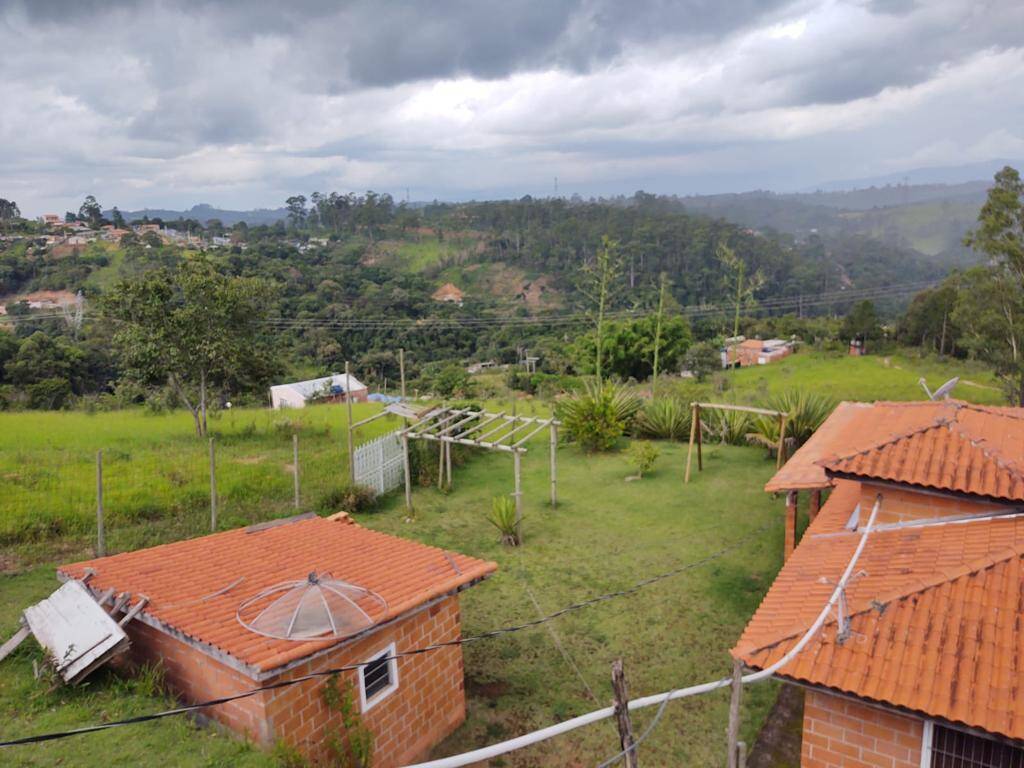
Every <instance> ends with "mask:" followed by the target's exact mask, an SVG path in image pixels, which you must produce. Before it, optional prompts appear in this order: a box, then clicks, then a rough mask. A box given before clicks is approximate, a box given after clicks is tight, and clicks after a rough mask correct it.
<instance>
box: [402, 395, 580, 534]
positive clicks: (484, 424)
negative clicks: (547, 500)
mask: <svg viewBox="0 0 1024 768" xmlns="http://www.w3.org/2000/svg"><path fill="white" fill-rule="evenodd" d="M559 425H560V422H558V421H557V420H555V419H541V418H536V417H532V416H509V415H508V414H507V413H506V412H505V411H501V412H500V413H490V412H488V411H482V410H481V411H477V410H470V409H463V408H447V407H441V408H436V409H434V410H432V411H430V412H429V413H427V414H426V415H424V416H423V418H421V419H419V421H417V422H416V423H415V424H412V425H411V426H409V427H406V428H405V429H403V430H402V431H401V432H400V433H399V434H400V436H401V438H402V449H403V451H404V454H405V506H406V509H408V510H409V512H412V474H411V468H410V464H409V441H410V440H431V441H434V442H436V443H438V444H439V446H440V449H441V450H440V451H439V454H438V481H437V484H438V488H442V487H447V488H451V487H452V445H453V444H455V443H457V444H459V445H468V446H472V447H474V448H483V449H485V450H488V451H503V452H505V453H511V454H512V465H513V471H514V473H515V490H514V492H513V494H512V495H513V497H514V498H515V501H516V525H517V527H518V525H519V523H520V521H521V520H522V516H523V515H522V510H523V498H522V456H523V454H524V453H526V451H527V449H526V444H527V443H528V442H530V440H532V439H533V438H534V437H536V436H537V435H539V434H540V433H541V432H543V431H545V430H547V431H548V433H549V438H548V446H549V451H550V454H551V506H552V507H554V506H555V505H556V504H557V503H558V468H557V458H556V457H557V451H558V427H559Z"/></svg>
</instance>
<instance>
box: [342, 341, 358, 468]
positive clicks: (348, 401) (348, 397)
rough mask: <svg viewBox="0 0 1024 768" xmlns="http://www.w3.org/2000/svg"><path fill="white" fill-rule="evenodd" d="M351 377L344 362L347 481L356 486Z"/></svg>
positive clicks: (346, 363) (346, 362)
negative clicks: (346, 412) (346, 417)
mask: <svg viewBox="0 0 1024 768" xmlns="http://www.w3.org/2000/svg"><path fill="white" fill-rule="evenodd" d="M351 383H352V377H351V376H349V372H348V360H346V361H345V405H346V407H347V408H348V481H349V482H350V483H352V485H355V484H356V449H355V435H354V432H353V430H354V429H355V427H353V426H352V386H351Z"/></svg>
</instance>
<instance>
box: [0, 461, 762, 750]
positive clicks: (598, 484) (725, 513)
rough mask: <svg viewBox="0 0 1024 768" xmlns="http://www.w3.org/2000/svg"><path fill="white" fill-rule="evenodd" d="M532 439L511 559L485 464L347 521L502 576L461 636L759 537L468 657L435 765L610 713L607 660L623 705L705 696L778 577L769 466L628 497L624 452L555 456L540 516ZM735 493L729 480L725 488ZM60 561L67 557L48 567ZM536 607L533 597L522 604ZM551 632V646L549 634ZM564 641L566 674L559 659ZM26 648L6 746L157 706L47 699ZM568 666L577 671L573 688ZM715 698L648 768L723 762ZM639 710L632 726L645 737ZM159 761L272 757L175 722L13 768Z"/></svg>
mask: <svg viewBox="0 0 1024 768" xmlns="http://www.w3.org/2000/svg"><path fill="white" fill-rule="evenodd" d="M542 446H543V441H539V442H538V443H537V444H536V447H535V449H534V450H533V451H532V452H530V453H529V454H527V456H526V458H525V461H524V493H525V497H524V498H525V505H526V506H525V512H526V515H525V521H524V534H525V538H526V541H525V546H524V547H522V548H521V549H518V550H510V549H506V548H503V547H501V546H500V545H499V544H498V543H497V541H496V535H495V531H494V530H493V529H492V528H491V527H490V526H489V524H488V523H487V522H486V520H485V519H484V514H485V511H486V510H487V509H488V508H489V506H490V500H491V498H492V496H494V495H496V494H499V493H505V492H508V491H510V490H511V485H512V471H511V460H510V457H508V456H506V455H503V454H502V455H497V454H483V453H480V454H479V455H477V456H475V457H474V458H472V459H471V460H470V461H469V463H468V464H466V465H464V466H462V467H458V468H457V469H456V472H455V482H456V488H455V490H454V491H453V492H452V493H451V494H448V495H445V494H441V493H439V492H438V491H437V490H435V489H433V488H422V489H417V490H416V493H415V504H416V508H417V516H416V519H415V521H413V522H406V521H405V512H404V505H403V503H402V499H401V497H400V496H392V497H388V498H387V499H385V502H384V504H383V507H382V509H381V510H380V511H378V512H374V513H368V514H363V515H360V516H359V519H360V522H361V523H362V524H364V525H367V526H369V527H372V528H376V529H379V530H384V531H388V532H392V533H395V534H398V535H402V536H406V537H411V538H416V539H419V540H422V541H425V542H428V543H433V544H438V545H441V546H444V547H449V548H452V549H457V550H459V551H462V552H466V553H468V554H472V555H475V556H479V557H485V558H490V559H494V560H496V561H497V562H498V563H499V564H500V566H501V569H500V571H499V573H498V574H497V575H496V576H495V577H493V578H492V579H490V580H488V581H487V582H485V583H484V584H482V585H480V586H478V587H475V588H473V589H471V590H469V591H468V592H467V593H465V594H464V597H463V609H462V613H463V631H464V632H465V633H467V634H471V633H476V632H480V631H483V630H487V629H492V628H495V627H499V626H504V625H507V624H510V623H516V622H519V621H523V620H527V619H532V618H536V616H537V615H538V608H537V607H536V606H535V605H534V603H533V599H536V601H537V603H538V605H539V606H540V610H542V611H544V612H549V611H552V610H554V609H556V608H559V607H562V606H563V605H565V604H568V603H570V602H573V601H575V600H578V599H581V598H585V597H589V596H592V595H595V594H598V593H602V592H605V591H611V590H616V589H620V588H623V587H626V586H629V585H630V584H632V583H633V582H635V581H636V580H637V579H639V578H641V577H643V576H646V575H649V574H652V573H657V572H660V571H664V570H668V569H671V568H673V567H675V566H677V565H679V564H682V563H687V562H690V561H692V560H695V559H698V558H700V557H703V556H705V555H707V554H709V553H711V552H714V551H716V550H718V549H720V548H721V547H722V546H723V544H725V543H728V542H731V541H735V540H738V539H740V538H741V537H743V536H744V535H745V534H748V533H749V532H751V531H752V530H755V529H757V528H758V527H760V526H763V525H768V526H769V528H768V530H767V531H766V532H765V533H764V535H763V536H759V537H757V539H756V540H753V541H751V542H750V543H747V544H744V545H743V546H742V547H741V548H739V549H737V550H736V551H735V552H732V553H730V554H729V555H727V556H725V557H723V558H721V559H719V560H716V561H715V562H713V563H712V564H709V565H707V566H703V567H701V568H698V569H695V570H693V571H690V572H687V573H685V574H682V575H679V576H676V577H673V578H672V579H669V580H667V581H664V582H661V583H659V584H656V585H653V586H651V587H648V588H646V589H645V590H643V591H642V592H640V593H639V594H637V595H633V596H630V597H624V598H618V599H616V600H613V601H610V602H608V603H604V604H600V605H597V606H593V607H590V608H586V609H584V610H582V611H579V612H577V613H575V614H572V615H570V616H566V617H564V618H561V619H559V620H557V621H555V622H553V623H551V624H549V625H547V626H546V627H539V628H535V629H530V630H527V631H524V632H520V633H517V634H514V635H506V636H503V637H500V638H497V639H493V640H488V641H484V642H481V643H479V644H471V645H469V646H467V647H466V674H467V691H468V694H469V695H468V700H469V717H468V720H467V723H466V724H465V725H464V726H463V727H462V728H461V729H460V730H459V731H458V732H457V733H456V734H455V735H453V736H452V737H451V738H450V739H449V740H448V741H447V742H446V743H445V744H443V745H441V746H440V747H439V748H438V750H437V753H438V754H443V753H453V752H457V751H462V750H465V749H470V748H474V747H477V746H481V745H484V744H487V743H491V742H493V741H497V740H500V739H502V738H505V737H509V736H512V735H515V734H519V733H523V732H526V731H529V730H532V729H534V728H537V727H540V726H543V725H547V724H550V723H552V722H555V721H558V720H561V719H565V718H567V717H571V716H573V715H575V714H580V713H583V712H586V711H589V710H591V709H595V708H597V707H598V706H604V705H606V704H607V702H608V700H609V696H610V685H609V682H608V680H609V675H610V672H609V665H610V663H611V660H612V659H614V658H616V657H618V656H621V657H622V658H623V659H624V660H625V663H626V669H627V674H628V676H629V680H630V685H631V691H632V692H633V695H635V696H640V695H644V694H649V693H655V692H658V691H661V690H666V689H668V688H671V687H672V686H673V685H687V684H690V683H693V682H698V681H704V680H707V679H710V678H713V677H716V676H719V675H723V674H725V673H726V672H727V671H728V670H729V659H728V655H727V650H728V648H729V647H730V646H731V645H732V643H733V642H734V641H735V639H736V637H737V636H738V635H739V633H740V631H741V630H742V627H743V625H744V623H745V622H746V620H747V619H748V618H749V616H750V614H751V613H752V612H753V610H754V608H755V607H756V605H757V603H758V601H759V600H760V597H761V595H762V594H763V593H764V591H765V590H766V589H767V586H768V585H769V584H770V583H771V580H772V578H773V576H774V574H775V572H776V571H777V569H778V567H779V565H780V563H781V551H782V539H781V529H782V526H781V515H780V514H779V511H780V504H779V502H773V501H772V500H770V498H769V497H768V496H767V495H765V494H764V493H763V492H762V491H761V490H760V487H761V485H762V483H763V482H764V480H765V479H767V478H768V477H769V476H770V475H771V473H772V471H773V468H774V465H773V464H772V463H771V462H769V461H766V460H765V458H764V454H763V452H762V451H759V450H756V449H751V448H727V447H713V448H710V449H709V450H708V451H707V462H706V467H707V469H706V471H705V472H704V473H703V474H701V475H699V476H698V477H697V478H696V481H695V482H693V483H691V484H690V485H689V486H685V487H684V486H683V485H682V482H681V467H682V462H683V457H684V451H685V448H684V447H683V446H680V445H668V444H662V445H661V449H662V456H661V458H660V460H659V463H658V466H657V467H656V469H655V471H654V473H653V474H652V475H650V476H648V477H645V478H644V479H643V480H641V481H639V482H630V483H627V482H625V480H624V478H625V476H626V475H627V474H630V473H631V471H630V469H629V467H628V466H627V464H626V461H625V457H624V455H623V454H621V453H619V454H613V455H606V456H595V457H589V456H585V455H582V454H580V453H579V452H578V451H577V449H576V448H574V447H563V448H562V449H561V450H560V454H559V495H560V504H559V506H558V508H557V509H555V510H551V509H550V508H549V507H548V505H547V499H548V489H549V486H548V480H547V452H546V451H545V450H544V449H543V447H542ZM737 478H743V480H742V482H736V480H737ZM61 559H65V558H61ZM54 565H56V562H49V563H47V564H46V565H45V566H40V567H37V568H33V569H30V570H27V571H24V572H22V573H20V574H11V575H6V576H3V577H0V606H3V607H2V609H0V633H2V634H3V636H5V637H6V636H7V635H8V634H9V633H11V632H12V631H13V629H14V628H15V622H16V619H17V615H18V613H19V611H20V610H21V609H23V608H24V607H25V606H26V605H28V604H29V603H31V602H32V601H34V600H38V599H40V598H42V597H44V596H45V595H46V594H48V592H49V591H50V590H51V589H52V587H53V586H54V583H55V582H54V581H53V566H54ZM531 595H532V597H531ZM552 633H554V634H552ZM555 636H557V642H558V643H561V645H562V647H564V649H565V652H566V654H567V655H568V657H569V658H570V659H571V661H569V660H567V659H566V657H565V656H563V654H562V652H561V651H560V650H559V648H558V646H557V645H556V640H555ZM33 659H36V660H37V661H38V660H40V659H41V654H40V652H39V650H38V648H37V647H36V645H35V643H34V642H32V641H29V642H27V643H25V644H24V645H23V646H22V648H21V649H20V650H19V651H18V652H17V654H16V655H15V657H13V658H12V659H10V660H8V661H6V662H4V663H3V670H2V672H3V674H2V675H0V713H2V715H3V723H4V725H3V726H0V734H2V735H3V736H18V735H23V734H28V733H35V732H41V731H45V730H49V729H53V728H64V727H73V726H76V725H82V724H85V723H89V722H95V721H102V720H104V719H114V718H120V717H123V716H126V715H131V714H136V713H140V712H145V711H153V710H156V709H159V708H162V707H163V706H165V704H166V703H167V702H166V700H165V698H164V697H163V696H161V695H160V694H159V693H158V692H157V688H156V686H155V685H154V684H153V681H152V679H150V678H147V677H143V678H141V679H138V680H125V679H123V678H121V677H119V676H118V675H116V674H114V673H112V672H103V673H100V674H98V675H97V676H95V677H94V678H92V679H91V680H90V683H89V685H87V686H85V687H84V688H82V689H76V690H70V691H65V690H59V691H57V692H54V693H46V692H45V688H44V686H43V684H41V683H40V682H38V681H35V680H34V679H33V678H32V672H31V664H32V660H33ZM573 664H575V665H576V667H578V670H579V672H578V673H577V672H576V671H574V669H573V666H572V665H573ZM727 698H728V693H727V692H723V693H717V694H713V695H710V696H705V697H701V698H698V699H691V700H687V701H683V702H678V703H673V704H672V705H670V706H669V707H668V708H667V710H666V712H665V715H664V719H663V721H662V723H661V724H660V725H659V727H658V729H657V731H656V732H655V733H654V734H653V735H652V736H651V738H650V740H649V742H648V743H649V746H645V748H644V750H643V751H644V753H646V755H647V756H648V761H649V762H651V763H652V764H662V765H669V764H693V765H713V764H716V763H717V762H720V761H721V758H722V751H723V750H722V746H721V742H722V736H721V734H722V731H723V728H724V727H725V722H726V717H727ZM773 698H774V687H773V686H772V685H770V684H769V685H766V686H764V687H756V688H753V689H751V691H750V693H749V695H748V696H747V697H746V698H745V704H744V737H745V738H747V740H748V742H750V741H752V740H753V737H754V734H755V732H756V729H757V727H758V726H759V724H760V722H761V721H762V720H763V718H764V716H765V714H766V712H767V710H768V708H769V707H770V705H771V703H772V700H773ZM652 715H653V711H650V710H649V711H646V712H644V713H638V714H637V716H636V722H637V727H638V729H639V728H642V727H643V726H644V724H645V723H646V722H647V721H648V719H649V718H650V717H651V716H652ZM616 743H617V740H616V737H615V731H614V726H613V725H612V724H611V723H610V721H609V722H606V723H600V724H597V725H594V726H591V727H589V728H586V729H583V730H580V731H577V732H575V733H573V734H570V735H567V736H564V737H561V738H559V739H557V740H555V741H552V742H548V743H546V744H544V745H538V746H535V747H532V748H530V749H528V750H524V751H523V752H520V753H516V754H514V755H510V756H508V757H507V758H505V759H504V760H502V761H494V762H493V763H492V764H493V765H507V766H532V765H542V764H543V765H549V764H556V765H574V764H576V762H574V761H576V760H582V761H583V762H582V763H581V764H590V763H596V762H598V761H599V760H600V759H601V758H603V757H606V756H608V755H610V754H612V753H613V752H614V751H615V745H616ZM157 755H159V756H160V757H161V758H162V759H164V760H165V761H167V762H169V763H170V764H174V765H223V764H232V765H267V764H272V763H271V761H270V758H269V757H267V756H264V755H262V754H260V753H258V752H256V751H254V750H252V749H250V748H249V747H247V746H246V745H244V744H239V743H237V742H235V741H233V740H232V739H230V738H228V737H225V736H222V735H219V734H217V733H215V732H213V731H207V730H197V729H195V728H194V727H193V726H191V725H189V724H188V722H187V721H185V720H180V721H179V720H175V721H162V722H159V723H155V724H154V723H150V724H144V725H139V726H132V727H130V728H125V729H117V730H114V731H111V732H107V733H100V734H91V735H87V736H83V737H80V738H75V739H71V740H65V741H58V742H54V743H52V744H49V745H47V746H45V747H19V748H17V749H16V750H15V751H12V752H9V753H8V754H6V755H5V758H6V759H8V760H12V762H11V763H9V764H13V765H53V764H59V763H60V762H62V761H63V762H64V763H65V764H69V765H83V766H93V765H95V766H101V765H108V764H112V763H113V764H117V763H118V761H123V760H126V761H127V763H125V764H136V763H140V762H145V760H146V759H147V758H148V759H150V760H152V759H154V758H156V756H157Z"/></svg>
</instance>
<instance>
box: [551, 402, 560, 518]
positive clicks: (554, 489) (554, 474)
mask: <svg viewBox="0 0 1024 768" xmlns="http://www.w3.org/2000/svg"><path fill="white" fill-rule="evenodd" d="M557 453H558V425H557V424H555V423H554V422H551V506H552V507H557V506H558V463H557V462H558V459H557V458H556V456H557Z"/></svg>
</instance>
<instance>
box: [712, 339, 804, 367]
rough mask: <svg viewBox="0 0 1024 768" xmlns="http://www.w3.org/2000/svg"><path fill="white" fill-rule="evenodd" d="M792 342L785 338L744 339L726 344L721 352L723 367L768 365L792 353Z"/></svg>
mask: <svg viewBox="0 0 1024 768" xmlns="http://www.w3.org/2000/svg"><path fill="white" fill-rule="evenodd" d="M793 348H794V345H793V342H792V341H786V340H785V339H744V340H743V341H739V342H736V343H733V344H728V345H726V347H725V352H724V353H723V355H724V359H723V363H724V367H735V366H739V367H741V368H746V367H747V366H750V365H768V364H769V363H774V362H776V361H778V360H781V359H782V358H784V357H789V356H790V355H791V354H793Z"/></svg>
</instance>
